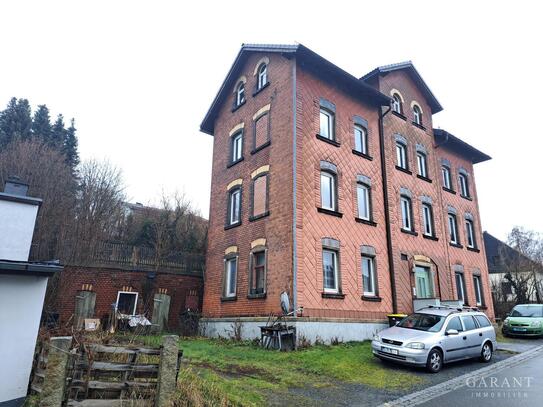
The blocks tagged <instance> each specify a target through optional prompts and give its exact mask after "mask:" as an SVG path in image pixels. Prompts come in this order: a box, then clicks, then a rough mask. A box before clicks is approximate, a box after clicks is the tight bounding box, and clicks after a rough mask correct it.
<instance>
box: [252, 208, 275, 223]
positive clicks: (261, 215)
mask: <svg viewBox="0 0 543 407" xmlns="http://www.w3.org/2000/svg"><path fill="white" fill-rule="evenodd" d="M269 215H270V211H266V212H264V213H261V214H260V215H256V216H251V217H250V218H249V222H254V221H255V220H259V219H262V218H265V217H266V216H269Z"/></svg>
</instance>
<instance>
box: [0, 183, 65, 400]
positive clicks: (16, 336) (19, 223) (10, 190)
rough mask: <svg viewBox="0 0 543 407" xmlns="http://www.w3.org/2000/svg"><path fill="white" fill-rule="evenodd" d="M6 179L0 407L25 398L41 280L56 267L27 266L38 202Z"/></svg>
mask: <svg viewBox="0 0 543 407" xmlns="http://www.w3.org/2000/svg"><path fill="white" fill-rule="evenodd" d="M27 191H28V186H27V185H25V184H23V183H21V182H19V181H18V180H8V181H7V182H6V184H5V188H4V192H0V407H7V406H9V407H18V406H21V405H22V404H23V403H24V401H25V397H26V393H27V388H28V381H29V376H30V372H31V369H32V359H33V355H34V348H35V346H36V338H37V335H38V329H39V325H40V317H41V313H42V307H43V300H44V297H45V290H46V287H47V279H48V278H49V277H50V276H51V275H53V274H54V273H55V272H56V271H59V270H60V269H61V267H59V266H55V265H50V264H46V263H31V262H29V261H28V258H29V253H30V246H31V243H32V235H33V233H34V224H35V222H36V216H37V215H38V210H39V208H40V205H41V202H42V201H41V199H37V198H31V197H29V196H27V195H26V194H27Z"/></svg>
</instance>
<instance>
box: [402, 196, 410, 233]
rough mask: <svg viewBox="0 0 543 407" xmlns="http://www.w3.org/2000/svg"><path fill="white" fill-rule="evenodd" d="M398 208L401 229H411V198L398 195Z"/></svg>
mask: <svg viewBox="0 0 543 407" xmlns="http://www.w3.org/2000/svg"><path fill="white" fill-rule="evenodd" d="M400 209H401V214H402V229H403V230H409V231H413V219H412V214H413V210H412V207H411V198H409V197H407V196H403V195H402V196H401V197H400Z"/></svg>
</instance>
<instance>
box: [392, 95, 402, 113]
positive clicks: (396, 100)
mask: <svg viewBox="0 0 543 407" xmlns="http://www.w3.org/2000/svg"><path fill="white" fill-rule="evenodd" d="M392 110H393V111H395V112H396V113H399V114H402V99H401V98H400V95H398V94H397V93H394V94H393V95H392Z"/></svg>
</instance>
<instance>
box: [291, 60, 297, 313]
mask: <svg viewBox="0 0 543 407" xmlns="http://www.w3.org/2000/svg"><path fill="white" fill-rule="evenodd" d="M296 63H297V62H296V58H293V59H292V306H293V310H294V311H295V312H294V315H293V316H294V318H296V317H297V315H298V313H297V312H296V310H297V309H298V278H297V274H298V250H297V241H296V206H297V200H296V195H297V192H298V191H297V185H296V182H297V172H296V160H297V151H296V147H297V145H296V144H297V143H296V137H297V135H296V126H297V123H296V120H297V117H296V110H297V106H296V105H297V100H296Z"/></svg>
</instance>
